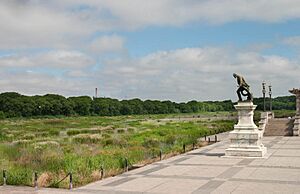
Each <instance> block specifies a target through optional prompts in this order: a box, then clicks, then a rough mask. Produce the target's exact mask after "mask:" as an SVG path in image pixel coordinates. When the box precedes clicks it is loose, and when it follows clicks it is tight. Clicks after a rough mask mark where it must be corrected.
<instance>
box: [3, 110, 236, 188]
mask: <svg viewBox="0 0 300 194" xmlns="http://www.w3.org/2000/svg"><path fill="white" fill-rule="evenodd" d="M231 114H232V113H226V112H220V113H205V114H204V113H199V114H196V116H195V115H192V114H180V115H175V114H174V115H137V116H118V117H96V116H90V117H62V118H36V119H16V118H14V119H5V120H0V156H1V158H0V170H2V169H6V170H7V173H8V180H7V181H8V184H11V185H32V182H33V181H32V180H33V179H32V177H33V173H34V172H37V173H38V175H39V177H40V178H39V183H40V184H41V185H42V186H52V187H67V181H62V182H61V183H60V184H56V182H57V181H59V180H60V179H61V178H63V177H64V176H65V175H66V174H67V173H68V172H72V173H73V178H74V185H75V186H80V185H84V184H87V183H89V182H92V181H95V180H98V179H99V178H100V177H99V169H100V167H101V166H103V167H104V170H105V174H106V175H107V176H111V175H114V174H118V173H120V172H121V171H122V169H123V167H124V159H125V158H127V159H128V161H129V163H130V164H136V163H146V162H147V161H148V160H151V159H153V158H157V157H158V154H159V151H160V150H162V151H163V153H164V154H172V153H180V152H181V151H182V146H183V144H186V145H191V144H193V143H197V139H198V138H200V137H202V136H204V135H208V134H214V133H215V132H217V133H219V132H223V131H228V130H232V128H233V124H234V123H235V121H232V120H218V121H217V120H215V121H212V120H211V121H209V120H207V119H206V120H205V119H204V120H199V119H194V120H193V119H192V120H188V119H186V120H185V119H184V118H185V117H192V116H194V117H196V118H197V117H198V116H200V117H207V116H210V117H216V116H230V115H231ZM179 117H180V119H179ZM166 118H173V119H172V120H167V119H166ZM1 181H2V180H1ZM1 181H0V184H1Z"/></svg>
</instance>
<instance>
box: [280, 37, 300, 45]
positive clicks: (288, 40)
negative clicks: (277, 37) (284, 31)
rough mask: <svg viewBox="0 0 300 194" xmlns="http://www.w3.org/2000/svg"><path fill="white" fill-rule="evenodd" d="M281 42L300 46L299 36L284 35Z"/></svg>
mask: <svg viewBox="0 0 300 194" xmlns="http://www.w3.org/2000/svg"><path fill="white" fill-rule="evenodd" d="M282 42H283V43H284V44H287V45H290V46H300V36H291V37H286V38H284V39H283V40H282Z"/></svg>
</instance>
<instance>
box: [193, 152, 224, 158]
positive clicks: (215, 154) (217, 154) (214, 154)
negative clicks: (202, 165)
mask: <svg viewBox="0 0 300 194" xmlns="http://www.w3.org/2000/svg"><path fill="white" fill-rule="evenodd" d="M191 155H198V156H217V157H221V156H225V153H208V152H206V153H193V154H191Z"/></svg>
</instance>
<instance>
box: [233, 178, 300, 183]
mask: <svg viewBox="0 0 300 194" xmlns="http://www.w3.org/2000/svg"><path fill="white" fill-rule="evenodd" d="M228 181H237V182H239V181H240V182H253V183H273V184H274V183H275V184H289V185H300V182H299V181H282V180H265V179H242V178H230V179H228Z"/></svg>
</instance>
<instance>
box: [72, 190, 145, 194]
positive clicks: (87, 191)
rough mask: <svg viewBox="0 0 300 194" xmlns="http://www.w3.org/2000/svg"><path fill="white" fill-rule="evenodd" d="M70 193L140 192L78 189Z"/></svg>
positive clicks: (133, 193)
mask: <svg viewBox="0 0 300 194" xmlns="http://www.w3.org/2000/svg"><path fill="white" fill-rule="evenodd" d="M71 192H74V193H81V192H86V193H91V194H99V193H105V194H140V193H141V192H136V191H120V190H103V189H99V190H97V189H78V190H73V191H71Z"/></svg>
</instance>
